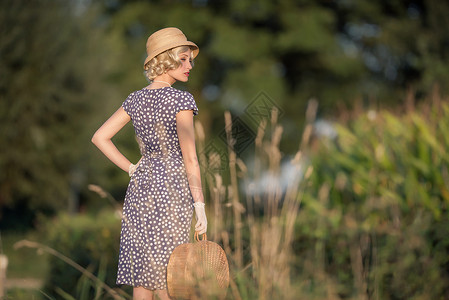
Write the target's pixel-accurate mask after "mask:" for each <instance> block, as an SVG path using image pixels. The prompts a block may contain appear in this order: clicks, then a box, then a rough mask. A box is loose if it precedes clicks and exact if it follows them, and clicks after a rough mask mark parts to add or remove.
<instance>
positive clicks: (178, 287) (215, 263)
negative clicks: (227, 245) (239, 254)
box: [167, 233, 229, 299]
mask: <svg viewBox="0 0 449 300" xmlns="http://www.w3.org/2000/svg"><path fill="white" fill-rule="evenodd" d="M195 240H196V242H194V243H187V244H182V245H179V246H178V247H176V248H175V250H174V251H173V253H172V254H171V256H170V260H169V262H168V266H167V288H168V293H169V294H170V297H172V298H184V299H190V298H196V297H198V298H205V299H207V297H212V296H213V297H218V298H224V297H225V296H226V289H227V288H228V285H229V265H228V259H227V258H226V254H225V252H224V251H223V249H222V248H221V247H220V246H219V245H218V244H217V243H214V242H211V241H208V240H207V236H206V234H204V235H203V239H202V240H200V239H199V236H198V233H195Z"/></svg>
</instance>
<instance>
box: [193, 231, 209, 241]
mask: <svg viewBox="0 0 449 300" xmlns="http://www.w3.org/2000/svg"><path fill="white" fill-rule="evenodd" d="M195 240H196V241H197V242H199V241H200V235H199V233H198V231H195ZM201 241H207V235H206V234H205V233H203V238H202V239H201Z"/></svg>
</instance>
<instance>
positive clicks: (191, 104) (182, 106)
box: [175, 92, 198, 116]
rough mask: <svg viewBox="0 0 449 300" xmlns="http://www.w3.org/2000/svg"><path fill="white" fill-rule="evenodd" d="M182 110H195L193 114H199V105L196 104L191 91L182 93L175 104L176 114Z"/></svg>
mask: <svg viewBox="0 0 449 300" xmlns="http://www.w3.org/2000/svg"><path fill="white" fill-rule="evenodd" d="M181 110H193V115H194V116H195V115H197V114H198V107H197V106H196V103H195V99H194V98H193V96H192V94H190V93H189V92H183V93H180V95H179V97H178V99H177V101H176V104H175V115H176V114H177V113H178V112H180V111H181Z"/></svg>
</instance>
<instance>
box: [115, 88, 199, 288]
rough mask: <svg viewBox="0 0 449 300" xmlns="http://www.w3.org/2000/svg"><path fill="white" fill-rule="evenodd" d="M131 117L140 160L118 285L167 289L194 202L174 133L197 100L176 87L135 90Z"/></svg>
mask: <svg viewBox="0 0 449 300" xmlns="http://www.w3.org/2000/svg"><path fill="white" fill-rule="evenodd" d="M122 107H123V109H124V110H125V111H126V112H127V113H128V115H129V116H130V117H131V121H132V124H133V126H134V130H135V132H136V136H137V139H138V141H139V144H140V150H141V152H142V156H143V158H142V160H141V162H140V164H139V165H138V167H137V170H136V172H135V173H134V174H133V176H132V177H131V180H130V182H129V185H128V189H127V191H126V196H125V202H124V206H123V218H122V229H121V234H120V256H119V264H118V274H117V284H126V285H131V286H134V287H138V286H142V287H145V288H147V289H150V290H155V289H166V288H167V285H166V280H167V279H166V271H167V264H168V260H169V258H170V255H171V253H172V252H173V250H174V249H175V247H176V246H178V245H180V244H183V243H187V242H188V241H189V232H190V226H191V221H192V213H193V199H192V195H191V192H190V189H189V184H188V181H187V175H186V171H185V166H184V162H183V159H182V153H181V147H180V145H179V139H178V135H177V131H176V114H177V113H178V112H179V111H181V110H193V113H194V115H197V114H198V108H197V106H196V103H195V100H194V99H193V96H192V95H191V94H190V93H188V92H185V91H180V90H177V89H175V88H173V87H164V88H160V89H153V90H150V89H147V88H144V89H142V90H139V91H136V92H133V93H132V94H130V95H129V96H128V98H127V99H126V100H125V101H124V102H123V104H122Z"/></svg>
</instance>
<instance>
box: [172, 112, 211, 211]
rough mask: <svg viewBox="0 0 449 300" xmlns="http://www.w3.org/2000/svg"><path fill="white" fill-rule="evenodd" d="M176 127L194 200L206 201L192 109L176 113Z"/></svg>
mask: <svg viewBox="0 0 449 300" xmlns="http://www.w3.org/2000/svg"><path fill="white" fill-rule="evenodd" d="M176 128H177V132H178V138H179V145H180V146H181V151H182V157H183V160H184V165H185V167H186V172H187V179H188V181H189V186H190V191H191V192H192V196H193V201H195V202H203V203H204V196H203V190H202V187H201V173H200V166H199V163H198V158H197V155H196V148H195V131H194V127H193V111H192V110H182V111H180V112H178V113H177V114H176Z"/></svg>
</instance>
